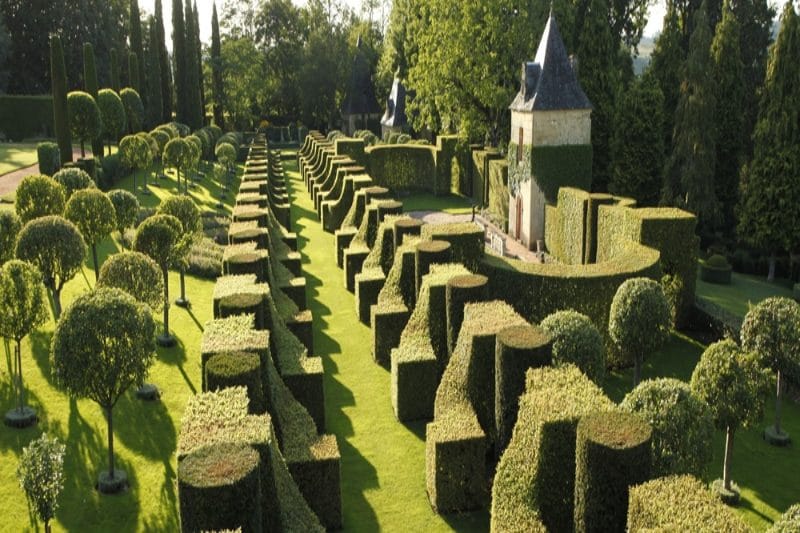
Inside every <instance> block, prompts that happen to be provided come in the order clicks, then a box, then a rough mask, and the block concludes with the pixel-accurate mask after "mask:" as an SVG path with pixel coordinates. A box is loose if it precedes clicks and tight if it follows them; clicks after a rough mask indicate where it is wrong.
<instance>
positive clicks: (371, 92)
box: [342, 36, 382, 115]
mask: <svg viewBox="0 0 800 533" xmlns="http://www.w3.org/2000/svg"><path fill="white" fill-rule="evenodd" d="M361 46H362V45H361V37H360V36H359V38H358V42H357V43H356V55H355V57H354V58H353V71H352V73H351V75H350V83H349V85H348V86H347V94H346V95H345V98H344V102H343V103H342V114H343V115H373V114H378V113H380V112H381V111H382V110H381V106H380V104H378V99H377V98H376V97H375V87H374V86H373V85H372V77H371V75H370V69H369V64H368V63H367V60H366V58H365V57H364V53H363V51H362V50H361Z"/></svg>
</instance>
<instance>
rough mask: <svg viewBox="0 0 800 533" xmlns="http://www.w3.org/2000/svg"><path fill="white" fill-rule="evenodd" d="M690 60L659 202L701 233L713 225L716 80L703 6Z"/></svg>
mask: <svg viewBox="0 0 800 533" xmlns="http://www.w3.org/2000/svg"><path fill="white" fill-rule="evenodd" d="M693 22H694V24H693V26H694V31H693V32H692V37H691V39H689V56H688V57H687V58H686V63H685V64H684V66H683V76H682V81H681V93H680V98H679V99H678V108H677V110H676V112H675V130H674V132H673V136H672V147H673V148H672V154H671V155H670V157H669V159H668V160H667V165H666V169H665V171H664V192H663V198H662V199H663V201H664V203H665V204H667V205H676V206H679V207H682V208H684V209H687V210H689V211H691V212H692V213H694V214H696V215H697V217H698V220H699V223H700V228H701V231H706V232H708V231H709V230H710V229H711V228H713V225H714V223H715V221H716V220H717V214H718V213H717V210H718V202H717V197H716V194H715V192H714V162H715V158H716V146H715V142H714V137H715V128H714V112H715V110H716V102H715V99H714V79H713V78H712V77H711V68H712V63H711V54H710V48H711V29H710V28H709V25H708V17H707V16H706V0H704V1H703V5H702V6H701V7H700V9H698V10H697V11H696V12H695V15H694V20H693Z"/></svg>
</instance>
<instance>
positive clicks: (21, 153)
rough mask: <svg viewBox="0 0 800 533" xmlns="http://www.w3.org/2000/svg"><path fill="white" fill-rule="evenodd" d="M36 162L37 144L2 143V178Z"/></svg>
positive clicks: (0, 158) (0, 154)
mask: <svg viewBox="0 0 800 533" xmlns="http://www.w3.org/2000/svg"><path fill="white" fill-rule="evenodd" d="M36 161H37V158H36V143H0V176H2V175H3V174H6V173H8V172H12V171H14V170H17V169H19V168H24V167H29V166H31V165H33V164H34V163H36Z"/></svg>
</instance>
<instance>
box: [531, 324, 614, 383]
mask: <svg viewBox="0 0 800 533" xmlns="http://www.w3.org/2000/svg"><path fill="white" fill-rule="evenodd" d="M540 325H541V327H542V329H544V330H545V331H546V332H548V333H549V334H550V335H551V336H552V337H553V364H555V365H556V366H559V365H566V364H570V363H571V364H574V365H575V366H577V367H578V368H580V369H581V371H582V372H583V373H584V374H586V375H587V376H588V378H589V379H591V380H592V381H594V382H595V383H597V384H598V385H602V383H603V377H604V376H605V374H606V356H605V341H603V336H602V335H600V331H598V329H597V328H596V327H595V325H594V324H592V321H591V319H589V317H588V316H586V315H583V314H581V313H578V312H577V311H573V310H571V309H568V310H566V311H557V312H555V313H553V314H551V315H549V316H548V317H547V318H545V319H544V320H542V322H541V324H540Z"/></svg>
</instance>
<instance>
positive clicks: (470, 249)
mask: <svg viewBox="0 0 800 533" xmlns="http://www.w3.org/2000/svg"><path fill="white" fill-rule="evenodd" d="M420 233H421V238H422V240H423V241H433V240H435V241H447V242H449V243H450V244H451V246H452V247H451V249H450V260H451V261H452V262H454V263H461V264H463V265H464V266H465V267H467V269H469V270H470V271H471V272H476V271H477V270H478V263H479V262H480V260H481V258H482V257H483V256H484V243H483V238H484V237H483V229H482V228H481V227H480V226H479V225H477V224H475V223H474V222H451V223H445V224H425V225H424V226H423V227H422V230H421V232H420Z"/></svg>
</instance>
